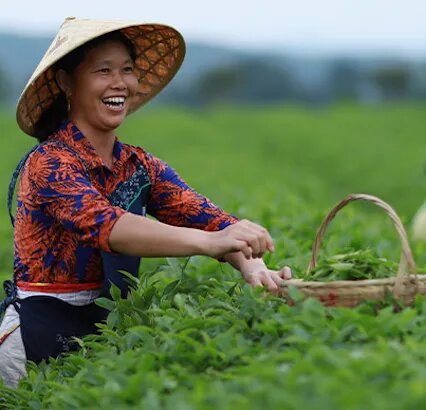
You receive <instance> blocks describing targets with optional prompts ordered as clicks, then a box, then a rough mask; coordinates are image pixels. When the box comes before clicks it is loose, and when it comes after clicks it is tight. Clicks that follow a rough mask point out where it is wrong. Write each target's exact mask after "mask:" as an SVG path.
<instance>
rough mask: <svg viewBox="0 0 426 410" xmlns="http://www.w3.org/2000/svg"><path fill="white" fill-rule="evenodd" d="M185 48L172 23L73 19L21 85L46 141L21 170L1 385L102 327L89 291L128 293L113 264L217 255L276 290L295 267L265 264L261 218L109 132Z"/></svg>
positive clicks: (36, 133) (24, 105) (31, 124)
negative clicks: (229, 208) (208, 194)
mask: <svg viewBox="0 0 426 410" xmlns="http://www.w3.org/2000/svg"><path fill="white" fill-rule="evenodd" d="M183 54H184V43H183V39H182V37H181V36H180V34H179V33H177V32H176V30H174V29H172V28H170V27H167V26H162V25H158V24H157V25H152V24H135V23H133V22H132V23H123V22H111V21H108V22H104V21H92V20H76V19H68V20H67V21H66V22H65V23H64V24H63V26H62V27H61V30H60V32H59V33H58V35H57V37H56V38H55V40H54V42H53V43H52V45H51V47H50V48H49V50H48V51H47V53H46V55H45V56H44V57H43V59H42V61H41V62H40V64H39V66H38V67H37V69H36V70H35V72H34V74H33V76H32V77H31V79H30V81H29V82H28V84H27V86H26V87H25V89H24V91H23V93H22V95H21V98H20V101H19V103H18V109H17V120H18V124H19V126H20V127H21V129H22V130H23V131H24V132H25V133H27V134H28V135H30V136H33V137H36V138H37V139H38V140H39V142H40V144H39V145H37V146H36V147H35V148H34V149H33V150H32V151H31V152H30V154H29V155H27V156H26V157H24V159H23V160H22V161H21V163H20V164H19V166H18V168H17V171H16V172H15V177H16V178H17V176H18V175H19V173H20V172H21V168H22V176H21V179H20V183H19V187H18V204H17V211H16V220H15V224H14V228H15V229H14V243H15V260H14V282H13V283H10V284H9V286H8V298H7V300H6V302H5V303H3V304H2V305H1V306H3V307H7V310H6V314H5V317H4V320H3V322H2V324H1V327H0V362H1V364H2V365H1V367H0V377H1V378H3V379H4V380H5V382H6V383H7V384H9V385H11V386H14V385H16V383H17V381H18V380H19V378H21V377H22V376H24V375H25V373H26V371H25V364H26V361H27V360H31V361H34V362H36V363H38V362H40V361H42V360H45V359H48V358H49V357H56V356H58V355H59V354H61V353H63V352H68V351H70V350H72V349H74V348H76V346H75V345H74V344H73V343H72V337H74V336H77V337H81V336H83V335H86V334H89V333H94V332H96V331H97V327H96V323H98V322H100V321H102V320H104V319H105V317H106V311H105V310H104V309H102V308H100V307H99V306H98V305H97V304H95V303H94V301H95V299H96V298H98V297H99V296H101V295H104V296H108V294H109V288H110V286H111V283H114V284H115V285H116V286H118V287H119V288H120V290H121V294H122V296H123V297H126V296H127V293H128V286H127V283H126V282H125V280H124V279H123V276H122V275H121V274H120V272H121V271H123V270H124V271H127V272H129V273H131V274H133V275H137V274H138V270H139V263H140V258H141V257H154V256H171V257H173V256H191V255H206V256H210V257H213V258H218V259H221V260H224V261H227V262H229V263H231V264H232V265H233V266H234V267H235V268H237V269H238V270H240V271H241V272H242V274H243V276H244V277H245V279H246V280H247V281H248V282H249V283H251V284H252V285H254V286H258V285H259V286H266V287H267V288H268V289H269V290H270V291H273V292H276V291H278V289H279V286H280V284H281V282H282V281H283V280H284V279H285V278H288V277H290V271H289V269H288V268H287V267H285V268H283V269H282V270H280V271H271V270H269V269H267V267H266V266H265V264H264V262H263V260H262V256H263V254H264V253H265V252H267V251H272V250H273V243H272V239H271V237H270V235H269V233H268V232H267V231H266V230H265V229H264V228H263V227H261V226H259V225H257V224H255V223H253V222H250V221H245V220H244V221H238V220H237V218H235V217H234V216H231V215H230V214H228V213H226V212H224V211H223V210H221V209H220V208H218V207H217V206H215V205H214V204H213V203H212V202H211V201H210V200H208V199H207V198H205V197H204V196H202V195H200V194H198V193H197V192H195V191H194V190H193V189H191V188H190V187H189V186H188V185H187V184H186V183H185V182H184V181H183V180H182V179H181V178H180V177H179V176H178V175H177V173H176V172H175V171H174V170H173V169H172V168H171V167H170V166H169V165H167V164H166V163H164V162H163V161H161V160H160V159H158V158H156V157H155V156H153V155H152V154H149V153H148V152H146V151H145V150H144V149H143V148H140V147H134V146H131V145H128V144H124V143H122V142H120V141H119V140H118V138H117V136H116V134H115V131H116V129H117V127H118V126H119V125H120V124H122V122H123V121H124V120H125V118H126V116H127V115H128V114H129V113H130V112H132V111H135V110H136V109H138V108H139V107H140V106H141V105H142V104H144V103H145V102H147V101H148V100H149V99H151V98H152V97H153V96H154V95H155V94H157V93H158V92H159V91H160V90H161V89H162V88H163V87H164V86H165V85H166V84H167V83H168V82H169V81H170V80H171V78H172V77H173V76H174V74H175V73H176V71H177V70H178V68H179V66H180V64H181V62H182V59H183ZM15 182H16V180H12V183H11V187H12V191H11V192H10V193H9V198H10V201H11V198H12V196H13V195H12V194H13V187H14V185H15ZM9 205H10V207H11V203H9ZM146 212H148V213H149V214H150V215H151V216H153V217H154V218H156V219H157V220H152V219H148V218H146V217H145V213H146ZM11 218H12V220H13V219H14V218H13V217H12V216H11Z"/></svg>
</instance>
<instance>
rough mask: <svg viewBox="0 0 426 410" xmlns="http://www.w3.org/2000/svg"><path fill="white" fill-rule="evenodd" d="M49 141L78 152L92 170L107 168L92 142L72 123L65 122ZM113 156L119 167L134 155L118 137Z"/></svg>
mask: <svg viewBox="0 0 426 410" xmlns="http://www.w3.org/2000/svg"><path fill="white" fill-rule="evenodd" d="M49 140H59V141H61V142H63V143H65V144H66V145H68V146H69V147H70V148H72V149H74V150H76V151H77V152H78V153H79V155H80V156H81V158H82V159H83V160H84V161H85V162H86V164H87V166H88V167H89V168H90V169H94V168H99V167H103V166H106V165H105V163H104V162H103V160H102V158H101V157H100V156H99V155H98V154H97V152H96V150H95V148H94V147H93V145H92V144H91V143H90V141H89V140H88V139H87V138H86V137H85V136H84V135H83V133H82V132H81V131H80V130H79V129H78V128H77V126H76V125H75V124H74V123H73V122H72V121H69V120H65V121H63V122H62V124H61V125H60V126H59V128H58V129H57V130H56V132H55V133H53V134H52V135H51V136H50V137H49ZM112 154H113V156H114V158H115V160H116V161H115V162H114V166H118V165H119V164H123V163H125V162H126V161H127V159H128V158H130V157H131V156H132V155H133V154H134V153H133V151H132V150H131V149H130V147H129V146H128V145H126V144H123V143H121V142H120V141H119V140H118V138H117V137H116V138H115V142H114V146H113V151H112Z"/></svg>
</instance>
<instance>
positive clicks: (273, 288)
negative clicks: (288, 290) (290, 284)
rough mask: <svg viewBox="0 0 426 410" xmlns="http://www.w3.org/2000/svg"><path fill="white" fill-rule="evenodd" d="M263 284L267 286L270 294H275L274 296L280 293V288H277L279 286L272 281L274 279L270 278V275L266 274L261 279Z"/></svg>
mask: <svg viewBox="0 0 426 410" xmlns="http://www.w3.org/2000/svg"><path fill="white" fill-rule="evenodd" d="M261 281H262V283H263V284H264V285H265V287H266V289H268V290H269V292H271V293H273V294H277V293H278V291H279V287H278V286H277V284H276V283H275V282H274V281H273V280H272V278H271V277H270V275H269V273H266V272H265V274H264V275H263V276H262V279H261Z"/></svg>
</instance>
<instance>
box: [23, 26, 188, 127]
mask: <svg viewBox="0 0 426 410" xmlns="http://www.w3.org/2000/svg"><path fill="white" fill-rule="evenodd" d="M116 30H120V31H121V32H122V33H123V34H124V35H125V36H126V37H127V38H129V40H130V41H131V42H132V43H133V45H134V48H135V52H136V61H135V70H136V73H137V75H138V79H139V87H138V90H137V92H136V95H135V97H134V98H133V100H132V101H130V104H129V113H131V112H134V111H136V110H137V109H138V108H139V107H140V106H141V105H143V104H145V103H146V102H147V101H149V100H150V99H151V98H153V97H154V96H155V95H156V94H157V93H158V92H160V91H161V90H162V89H163V88H164V87H165V86H166V85H167V84H168V83H169V82H170V80H171V79H172V78H173V76H174V75H175V74H176V72H177V71H178V69H179V67H180V66H181V64H182V61H183V58H184V55H185V43H184V40H183V38H182V36H181V35H180V33H179V32H178V31H176V30H175V29H173V28H172V27H169V26H165V25H161V24H141V23H136V22H120V21H101V20H100V21H97V20H88V19H74V18H69V19H67V20H66V21H65V22H64V23H63V25H62V26H61V28H60V30H59V33H58V34H57V36H56V37H55V39H54V40H53V42H52V44H51V45H50V47H49V49H48V50H47V52H46V54H45V55H44V56H43V58H42V60H41V61H40V64H39V65H38V67H37V68H36V70H35V71H34V73H33V75H32V76H31V78H30V80H29V81H28V83H27V85H26V87H25V88H24V91H23V92H22V95H21V97H20V99H19V101H18V106H17V114H16V117H17V122H18V125H19V126H20V128H21V129H22V130H23V131H24V132H25V133H26V134H29V135H34V133H35V130H34V127H35V124H36V123H37V122H38V120H39V119H40V117H41V115H42V113H43V112H44V111H46V110H47V109H48V108H49V107H50V106H51V104H52V103H53V101H54V100H55V99H56V97H57V96H58V95H59V93H60V89H59V87H58V85H57V84H56V81H55V73H54V71H53V69H52V66H53V65H54V64H55V63H56V62H57V61H59V60H60V59H61V58H62V57H64V56H65V55H66V54H68V53H69V52H71V51H73V50H75V49H76V48H77V47H79V46H80V45H82V44H84V43H86V42H88V41H90V40H92V39H94V38H96V37H99V36H101V35H103V34H106V33H109V32H111V31H116Z"/></svg>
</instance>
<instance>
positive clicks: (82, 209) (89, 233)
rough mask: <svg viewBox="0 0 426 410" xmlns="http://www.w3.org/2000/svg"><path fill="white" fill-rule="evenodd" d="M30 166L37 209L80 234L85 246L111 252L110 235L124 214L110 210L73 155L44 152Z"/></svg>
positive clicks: (32, 189) (33, 195)
mask: <svg viewBox="0 0 426 410" xmlns="http://www.w3.org/2000/svg"><path fill="white" fill-rule="evenodd" d="M52 151H53V152H52ZM28 162H29V163H27V166H28V172H29V180H30V190H31V191H33V192H32V197H33V198H34V201H35V203H36V204H37V205H38V208H39V209H40V208H41V209H42V210H43V212H44V213H45V214H47V215H49V216H51V217H52V218H53V219H54V220H55V221H57V222H59V223H60V224H61V225H62V226H63V227H64V229H67V230H71V231H73V232H74V233H78V234H79V235H80V239H81V242H82V243H84V244H86V245H87V246H90V247H92V248H99V249H101V250H105V251H109V252H110V251H111V249H110V247H109V243H108V238H109V235H110V232H111V230H112V228H113V226H114V223H115V222H116V221H117V219H118V218H119V217H120V216H121V215H122V214H124V213H125V211H124V210H123V209H121V208H119V207H114V206H111V204H110V203H109V202H108V200H107V199H106V198H105V197H104V196H103V195H102V194H101V193H100V192H99V191H98V190H96V189H95V188H94V187H93V185H92V183H91V182H90V180H89V179H88V177H87V175H86V173H85V170H84V168H83V165H82V164H81V163H80V162H79V161H76V160H75V158H74V157H73V156H72V155H71V154H69V153H64V151H62V152H61V153H60V155H58V153H57V152H56V153H55V152H54V148H51V149H49V150H46V149H43V148H41V149H40V150H37V151H36V152H35V153H34V154H32V156H31V157H30V160H29V161H28Z"/></svg>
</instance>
